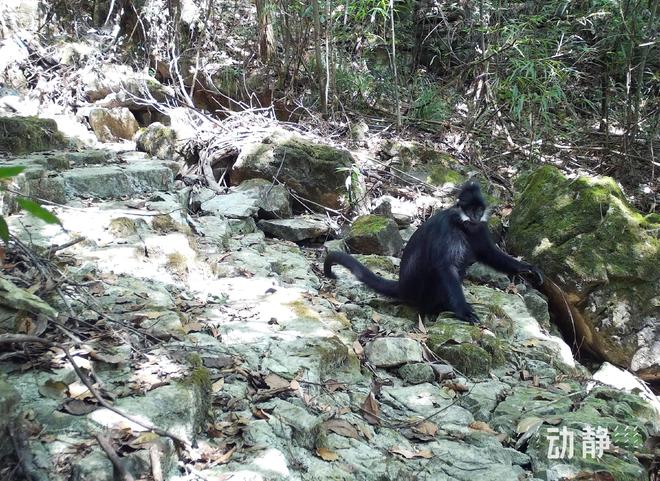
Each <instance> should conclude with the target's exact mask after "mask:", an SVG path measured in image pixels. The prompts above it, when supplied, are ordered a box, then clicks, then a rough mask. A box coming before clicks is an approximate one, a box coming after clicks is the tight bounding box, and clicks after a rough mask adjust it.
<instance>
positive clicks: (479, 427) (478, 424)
mask: <svg viewBox="0 0 660 481" xmlns="http://www.w3.org/2000/svg"><path fill="white" fill-rule="evenodd" d="M468 427H469V428H470V429H474V430H476V431H481V432H484V433H488V434H497V431H495V430H494V429H493V428H491V427H490V426H489V425H488V423H485V422H483V421H474V422H471V423H470V424H468Z"/></svg>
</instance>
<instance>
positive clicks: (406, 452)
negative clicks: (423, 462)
mask: <svg viewBox="0 0 660 481" xmlns="http://www.w3.org/2000/svg"><path fill="white" fill-rule="evenodd" d="M390 453H392V454H399V455H401V456H403V457H404V458H406V459H413V458H425V459H430V458H432V457H433V453H432V452H431V451H429V450H428V449H420V450H418V451H413V450H412V449H406V448H400V447H396V448H392V449H390Z"/></svg>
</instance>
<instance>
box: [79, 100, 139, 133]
mask: <svg viewBox="0 0 660 481" xmlns="http://www.w3.org/2000/svg"><path fill="white" fill-rule="evenodd" d="M89 125H90V126H91V127H92V130H93V131H94V133H95V134H96V137H97V138H98V139H99V140H100V141H101V142H113V141H116V140H117V139H125V140H131V139H133V136H134V135H135V133H136V132H137V131H138V129H139V128H140V126H139V125H138V123H137V120H135V117H134V116H133V114H132V113H131V111H130V110H128V109H127V108H125V107H117V108H113V109H104V108H93V109H91V110H90V112H89Z"/></svg>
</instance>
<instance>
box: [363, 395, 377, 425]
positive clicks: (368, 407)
mask: <svg viewBox="0 0 660 481" xmlns="http://www.w3.org/2000/svg"><path fill="white" fill-rule="evenodd" d="M362 415H363V416H364V419H366V420H367V422H368V423H369V424H380V420H379V419H378V416H379V415H380V407H379V406H378V401H376V397H375V396H374V393H373V392H370V393H369V394H368V395H367V397H366V398H365V400H364V402H363V403H362Z"/></svg>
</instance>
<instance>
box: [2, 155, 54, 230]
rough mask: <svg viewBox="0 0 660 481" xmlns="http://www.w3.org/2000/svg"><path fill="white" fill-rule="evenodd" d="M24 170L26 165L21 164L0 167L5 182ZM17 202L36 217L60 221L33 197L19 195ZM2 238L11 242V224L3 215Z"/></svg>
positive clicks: (49, 221)
mask: <svg viewBox="0 0 660 481" xmlns="http://www.w3.org/2000/svg"><path fill="white" fill-rule="evenodd" d="M24 170H25V167H23V166H19V165H16V166H7V167H0V180H2V181H3V182H9V181H11V179H13V178H14V177H16V176H17V175H19V174H20V173H21V172H23V171H24ZM0 192H1V190H0ZM16 203H17V204H18V205H19V207H20V208H21V209H24V210H25V211H27V212H28V213H29V214H30V215H33V216H34V217H36V218H38V219H41V220H43V221H44V222H47V223H49V224H58V223H59V222H60V220H59V219H58V218H57V216H55V215H54V214H53V213H52V212H50V211H48V210H46V209H44V208H43V207H41V206H40V205H39V204H38V203H36V202H35V201H33V200H31V199H27V198H25V197H18V198H17V199H16ZM0 239H2V240H3V241H5V242H9V226H8V225H7V221H5V219H4V217H3V216H2V215H0Z"/></svg>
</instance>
